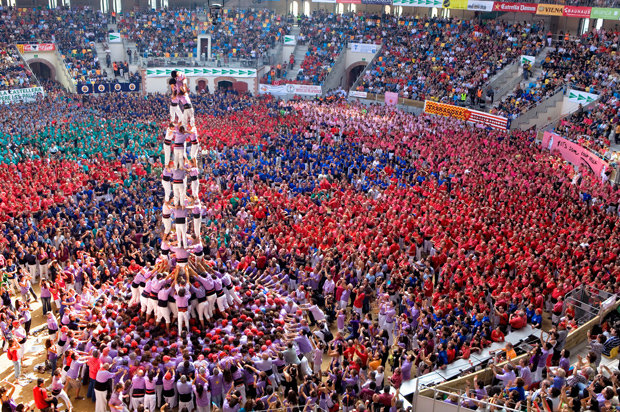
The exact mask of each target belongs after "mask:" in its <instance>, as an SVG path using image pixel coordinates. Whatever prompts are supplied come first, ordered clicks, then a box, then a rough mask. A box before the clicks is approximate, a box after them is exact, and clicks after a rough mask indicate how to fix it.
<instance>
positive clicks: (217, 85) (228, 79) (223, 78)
mask: <svg viewBox="0 0 620 412" xmlns="http://www.w3.org/2000/svg"><path fill="white" fill-rule="evenodd" d="M236 81H237V80H236V79H235V78H234V77H230V76H220V77H216V78H215V80H214V81H213V88H214V89H215V90H217V89H219V88H220V82H228V83H230V88H232V87H233V85H234V84H235V82H236Z"/></svg>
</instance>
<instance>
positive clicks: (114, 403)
mask: <svg viewBox="0 0 620 412" xmlns="http://www.w3.org/2000/svg"><path fill="white" fill-rule="evenodd" d="M123 388H124V386H123V384H122V383H117V384H116V386H115V387H114V391H113V392H112V396H110V400H109V401H108V406H109V407H110V411H111V412H123V411H124V410H125V404H124V403H123V399H122V398H123Z"/></svg>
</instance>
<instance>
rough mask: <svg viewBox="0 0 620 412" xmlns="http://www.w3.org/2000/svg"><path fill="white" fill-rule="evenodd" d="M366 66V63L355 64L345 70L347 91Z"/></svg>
mask: <svg viewBox="0 0 620 412" xmlns="http://www.w3.org/2000/svg"><path fill="white" fill-rule="evenodd" d="M366 65H367V63H366V62H356V63H353V64H352V65H350V66H349V67H348V68H347V72H346V73H347V83H346V84H347V90H349V89H351V86H353V83H355V81H356V80H357V78H358V77H359V76H360V75H361V74H362V73H363V72H364V69H365V68H366Z"/></svg>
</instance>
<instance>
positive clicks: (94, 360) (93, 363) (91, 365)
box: [86, 349, 101, 402]
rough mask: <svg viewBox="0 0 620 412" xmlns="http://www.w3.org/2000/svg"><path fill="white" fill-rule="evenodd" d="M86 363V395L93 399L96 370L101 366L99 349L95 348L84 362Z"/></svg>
mask: <svg viewBox="0 0 620 412" xmlns="http://www.w3.org/2000/svg"><path fill="white" fill-rule="evenodd" d="M86 364H87V365H88V377H89V378H90V379H89V381H88V392H87V393H86V396H87V397H88V398H91V399H92V400H93V402H94V401H95V380H96V379H97V372H99V369H100V368H101V359H99V351H98V350H97V349H95V350H94V351H93V354H92V356H91V357H90V358H89V359H88V361H87V362H86Z"/></svg>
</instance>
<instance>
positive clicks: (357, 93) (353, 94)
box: [349, 90, 368, 99]
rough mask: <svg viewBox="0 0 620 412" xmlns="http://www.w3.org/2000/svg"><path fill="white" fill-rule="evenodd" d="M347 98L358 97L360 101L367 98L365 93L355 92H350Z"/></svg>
mask: <svg viewBox="0 0 620 412" xmlns="http://www.w3.org/2000/svg"><path fill="white" fill-rule="evenodd" d="M349 97H359V98H360V99H365V98H367V97H368V93H367V92H358V91H356V90H351V91H350V92H349Z"/></svg>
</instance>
